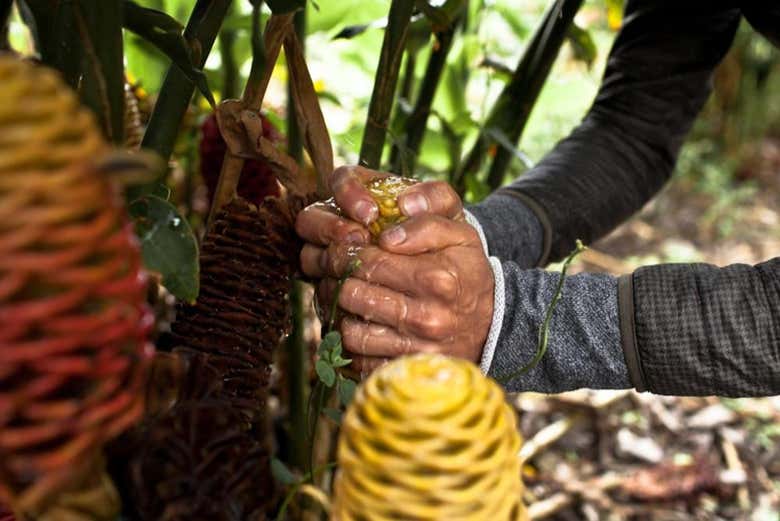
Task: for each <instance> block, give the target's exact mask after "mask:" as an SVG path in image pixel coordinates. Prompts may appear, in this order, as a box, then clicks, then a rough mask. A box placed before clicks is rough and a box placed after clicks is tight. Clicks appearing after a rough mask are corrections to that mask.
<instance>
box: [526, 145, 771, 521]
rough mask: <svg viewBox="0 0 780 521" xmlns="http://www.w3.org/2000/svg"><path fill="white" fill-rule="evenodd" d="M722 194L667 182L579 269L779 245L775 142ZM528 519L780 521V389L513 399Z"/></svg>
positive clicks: (709, 257) (759, 257)
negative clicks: (754, 395) (756, 393)
mask: <svg viewBox="0 0 780 521" xmlns="http://www.w3.org/2000/svg"><path fill="white" fill-rule="evenodd" d="M737 177H738V178H739V179H740V180H739V181H738V182H736V183H734V184H733V185H730V187H729V190H727V191H725V192H723V191H720V192H719V193H715V192H714V191H713V192H710V193H708V192H706V191H702V190H700V189H697V186H699V185H697V184H696V183H693V182H691V180H690V179H684V178H683V179H675V180H673V181H672V182H670V183H669V186H668V187H667V188H666V189H665V190H664V191H663V192H662V193H661V194H659V196H658V197H656V198H655V200H654V201H653V202H652V203H650V204H648V205H647V207H646V208H644V209H643V210H642V211H641V212H640V213H639V214H638V215H636V216H635V217H634V218H632V219H631V220H630V221H628V222H627V223H625V224H624V225H623V226H621V227H620V228H618V229H617V230H615V231H614V232H613V233H612V234H611V235H609V236H608V237H606V238H605V239H603V240H601V241H599V242H598V243H596V244H594V245H593V249H592V251H590V252H587V254H586V255H585V256H583V258H582V262H580V263H579V264H580V265H579V266H578V269H579V270H583V269H586V270H588V271H605V272H610V273H613V274H619V273H627V272H630V271H632V270H633V269H635V268H637V267H639V266H642V265H647V264H655V263H658V262H708V263H713V264H717V265H721V266H723V265H727V264H731V263H747V264H755V263H758V262H761V261H763V260H768V259H770V258H773V257H775V256H777V255H778V253H779V252H780V205H778V201H780V140H766V141H764V142H762V143H760V144H758V145H756V146H755V149H754V153H753V154H752V155H751V161H750V162H746V163H745V164H743V165H742V166H741V167H740V168H739V169H738V170H737ZM515 404H516V406H517V408H518V410H519V412H520V417H521V429H522V431H523V434H524V436H525V438H526V444H525V448H524V449H523V450H524V456H525V457H526V458H527V463H526V465H525V467H524V474H525V481H526V484H527V486H528V492H527V493H528V495H529V497H528V498H527V499H528V500H529V502H530V503H531V505H532V506H531V516H532V518H533V519H550V520H582V519H585V520H588V521H596V520H606V521H619V520H620V521H622V520H625V521H675V520H746V521H780V396H779V397H772V398H760V399H738V400H735V399H721V398H716V397H704V398H687V397H663V396H654V395H651V394H639V393H635V392H628V391H626V392H624V391H617V392H614V391H595V392H594V391H577V392H574V393H568V394H564V395H558V396H543V395H537V394H531V393H524V394H520V395H518V396H517V397H516V398H515Z"/></svg>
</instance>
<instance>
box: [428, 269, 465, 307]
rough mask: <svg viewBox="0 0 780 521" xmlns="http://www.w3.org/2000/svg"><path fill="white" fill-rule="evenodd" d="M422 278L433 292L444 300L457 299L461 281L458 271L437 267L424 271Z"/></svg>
mask: <svg viewBox="0 0 780 521" xmlns="http://www.w3.org/2000/svg"><path fill="white" fill-rule="evenodd" d="M421 279H422V281H424V283H425V284H426V285H427V286H428V289H429V290H430V291H431V292H432V293H433V294H435V295H436V296H438V297H440V298H442V299H444V300H455V298H457V296H458V288H459V286H460V281H459V280H458V276H457V274H456V273H453V272H451V271H447V270H445V269H436V270H434V271H429V272H427V273H422V274H421Z"/></svg>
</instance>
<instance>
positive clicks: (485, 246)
mask: <svg viewBox="0 0 780 521" xmlns="http://www.w3.org/2000/svg"><path fill="white" fill-rule="evenodd" d="M463 213H464V214H465V216H466V222H467V223H469V224H470V225H471V227H472V228H474V229H475V230H477V234H478V235H479V241H480V242H481V243H482V251H484V252H485V257H490V252H489V251H488V243H487V238H486V237H485V230H483V229H482V225H481V224H479V220H478V219H477V218H476V217H474V214H473V213H471V212H469V211H468V210H465V209H464V210H463Z"/></svg>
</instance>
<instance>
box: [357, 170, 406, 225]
mask: <svg viewBox="0 0 780 521" xmlns="http://www.w3.org/2000/svg"><path fill="white" fill-rule="evenodd" d="M414 184H417V180H416V179H409V178H406V177H396V176H391V177H383V178H381V179H374V180H373V181H371V182H370V183H368V184H367V185H366V188H367V189H368V191H369V192H370V193H371V197H373V198H374V201H375V202H376V204H377V206H379V218H378V219H377V220H376V221H374V222H372V223H371V224H370V225H369V227H368V228H369V231H370V232H371V235H372V236H373V237H374V238H376V237H378V236H379V234H380V233H382V232H383V231H385V230H386V229H388V228H390V227H391V226H395V225H396V224H398V223H401V222H404V221H405V220H406V216H404V215H402V214H401V210H400V209H399V208H398V196H399V195H401V193H402V192H403V191H404V190H406V189H407V188H409V187H410V186H412V185H414Z"/></svg>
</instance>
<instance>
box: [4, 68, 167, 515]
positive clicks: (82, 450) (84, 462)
mask: <svg viewBox="0 0 780 521" xmlns="http://www.w3.org/2000/svg"><path fill="white" fill-rule="evenodd" d="M0 85H2V88H0V501H3V502H5V503H7V504H9V505H10V506H11V507H12V508H13V509H14V511H16V512H17V513H23V514H25V515H30V516H31V517H34V518H35V517H36V514H37V513H39V512H41V511H45V509H46V504H47V503H48V501H49V500H50V499H51V498H52V496H54V495H56V493H58V492H59V491H60V490H62V489H63V488H64V487H65V486H67V485H70V484H72V483H73V482H74V481H77V480H78V479H79V478H80V477H81V476H83V475H84V474H85V473H86V472H88V471H89V469H90V468H91V466H92V465H93V464H94V462H95V461H96V459H97V458H98V457H99V455H100V453H101V450H102V445H103V443H104V442H106V441H107V440H109V439H111V438H113V437H115V436H116V435H118V434H119V433H120V432H122V431H123V430H125V429H126V428H127V427H128V426H130V425H131V424H133V423H134V422H135V421H136V420H137V419H138V417H139V416H140V414H141V412H142V410H143V398H142V393H141V390H142V382H143V379H144V370H145V367H146V365H147V363H148V359H149V357H150V355H151V353H152V350H151V346H150V345H149V344H148V343H147V342H146V334H147V331H148V329H149V326H150V320H149V314H148V311H147V309H146V307H145V286H146V283H145V279H144V276H143V274H142V272H141V270H140V254H139V251H138V248H137V244H136V241H135V239H134V237H133V235H132V231H131V229H130V227H129V225H128V222H127V219H126V215H125V212H124V209H123V207H122V204H121V202H120V198H119V196H118V195H119V194H117V193H116V192H115V190H114V189H113V187H112V186H111V185H110V182H109V179H110V177H111V176H110V172H108V173H105V172H101V173H99V172H97V171H96V169H95V168H94V165H95V161H96V160H97V159H98V158H100V157H101V156H103V155H104V153H105V152H106V151H107V149H108V147H107V145H106V143H105V142H104V141H103V138H102V136H101V134H100V132H99V130H98V127H97V125H96V124H95V121H94V118H93V116H92V114H91V113H90V112H89V111H88V110H86V109H83V108H81V107H80V106H79V103H78V101H77V99H76V97H75V96H74V94H73V93H72V92H70V90H69V89H68V88H67V87H66V86H65V84H64V83H63V82H62V81H61V80H60V79H59V77H58V76H57V75H56V74H55V73H54V72H53V71H50V70H47V69H45V68H43V67H38V66H34V65H32V64H30V63H27V62H22V61H19V60H15V59H12V58H9V57H3V58H0Z"/></svg>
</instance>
